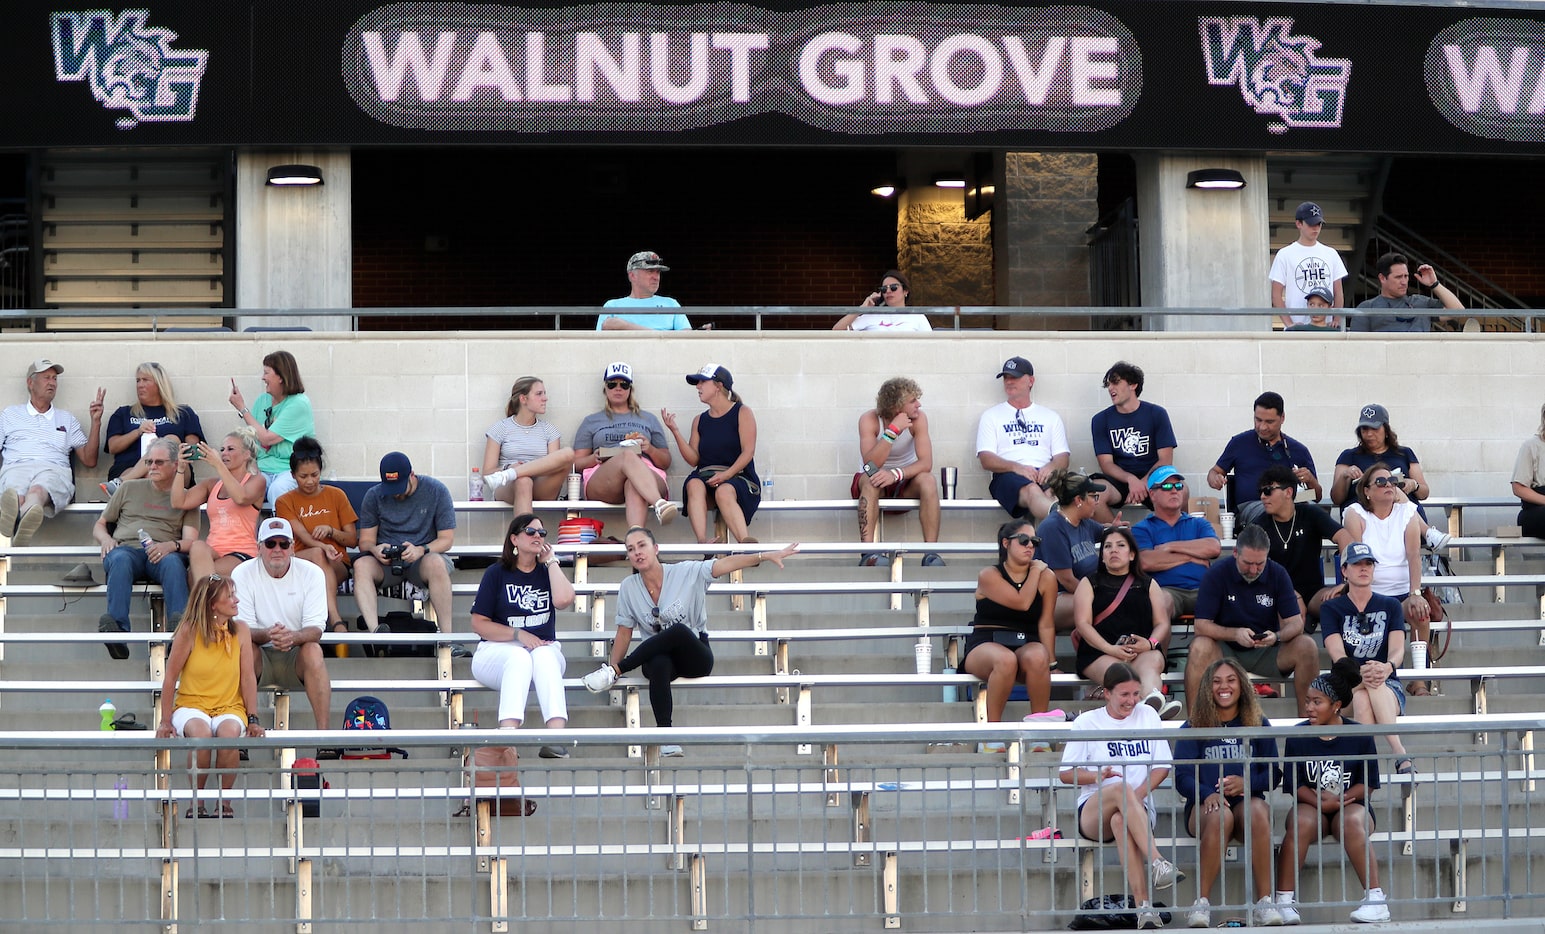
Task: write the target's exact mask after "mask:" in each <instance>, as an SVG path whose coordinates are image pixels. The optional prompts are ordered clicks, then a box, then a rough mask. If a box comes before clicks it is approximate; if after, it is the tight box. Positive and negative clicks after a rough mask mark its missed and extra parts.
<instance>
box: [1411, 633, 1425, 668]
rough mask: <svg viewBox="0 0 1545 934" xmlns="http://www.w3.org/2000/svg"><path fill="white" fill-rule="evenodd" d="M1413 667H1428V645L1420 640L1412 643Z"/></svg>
mask: <svg viewBox="0 0 1545 934" xmlns="http://www.w3.org/2000/svg"><path fill="white" fill-rule="evenodd" d="M1411 667H1412V668H1418V669H1420V668H1426V667H1427V643H1425V642H1422V641H1420V640H1418V641H1415V642H1412V643H1411Z"/></svg>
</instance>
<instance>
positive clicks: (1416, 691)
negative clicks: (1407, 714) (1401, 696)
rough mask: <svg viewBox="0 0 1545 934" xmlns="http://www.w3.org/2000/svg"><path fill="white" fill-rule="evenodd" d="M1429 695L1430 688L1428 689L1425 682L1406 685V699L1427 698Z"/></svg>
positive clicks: (1413, 682) (1430, 692)
mask: <svg viewBox="0 0 1545 934" xmlns="http://www.w3.org/2000/svg"><path fill="white" fill-rule="evenodd" d="M1431 694H1432V688H1430V687H1428V686H1427V682H1425V681H1412V682H1411V683H1410V684H1408V685H1406V696H1407V697H1428V696H1431Z"/></svg>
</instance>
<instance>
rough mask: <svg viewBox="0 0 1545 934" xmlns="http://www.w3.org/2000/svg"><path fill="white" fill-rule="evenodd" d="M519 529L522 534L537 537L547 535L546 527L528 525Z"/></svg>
mask: <svg viewBox="0 0 1545 934" xmlns="http://www.w3.org/2000/svg"><path fill="white" fill-rule="evenodd" d="M520 531H521V534H522V535H535V536H536V537H537V538H546V537H547V530H546V529H539V528H536V527H535V526H530V525H528V526H526V527H525V528H523V529H521V530H520Z"/></svg>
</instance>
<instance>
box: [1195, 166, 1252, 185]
mask: <svg viewBox="0 0 1545 934" xmlns="http://www.w3.org/2000/svg"><path fill="white" fill-rule="evenodd" d="M1186 187H1187V188H1221V189H1225V190H1229V189H1236V188H1243V187H1245V177H1244V175H1242V174H1241V173H1240V172H1239V170H1238V169H1197V170H1196V171H1195V172H1191V173H1190V174H1188V175H1186Z"/></svg>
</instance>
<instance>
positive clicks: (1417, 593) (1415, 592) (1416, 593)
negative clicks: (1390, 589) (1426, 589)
mask: <svg viewBox="0 0 1545 934" xmlns="http://www.w3.org/2000/svg"><path fill="white" fill-rule="evenodd" d="M1407 596H1410V597H1416V598H1417V599H1421V596H1422V592H1421V591H1420V590H1413V591H1411V592H1410V593H1409V594H1407Z"/></svg>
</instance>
